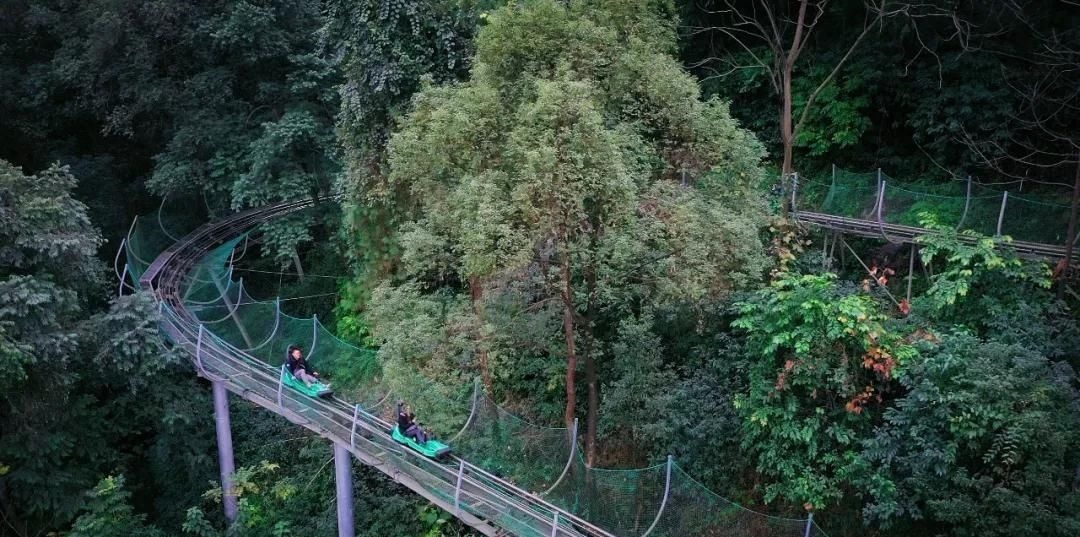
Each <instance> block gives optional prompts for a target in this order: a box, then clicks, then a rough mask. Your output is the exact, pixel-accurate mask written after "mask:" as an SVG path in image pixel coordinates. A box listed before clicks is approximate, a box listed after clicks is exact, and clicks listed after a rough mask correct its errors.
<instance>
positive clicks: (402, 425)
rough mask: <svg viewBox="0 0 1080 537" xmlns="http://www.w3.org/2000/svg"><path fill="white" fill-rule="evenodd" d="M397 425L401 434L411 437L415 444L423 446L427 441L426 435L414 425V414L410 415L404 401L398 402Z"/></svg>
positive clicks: (409, 409)
mask: <svg viewBox="0 0 1080 537" xmlns="http://www.w3.org/2000/svg"><path fill="white" fill-rule="evenodd" d="M397 424H398V430H399V431H401V434H403V435H405V436H408V437H411V438H412V439H413V440H416V441H417V443H420V444H423V443H426V442H427V441H428V436H427V433H426V432H424V430H423V429H422V428H420V425H419V424H417V423H416V414H413V413H412V409H411V408H409V405H406V404H405V401H398V404H397Z"/></svg>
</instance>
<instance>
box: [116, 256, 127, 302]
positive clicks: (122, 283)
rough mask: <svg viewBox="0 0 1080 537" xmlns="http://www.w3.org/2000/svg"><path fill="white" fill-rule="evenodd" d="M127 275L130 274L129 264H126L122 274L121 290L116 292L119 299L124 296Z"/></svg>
mask: <svg viewBox="0 0 1080 537" xmlns="http://www.w3.org/2000/svg"><path fill="white" fill-rule="evenodd" d="M127 273H128V265H127V263H124V272H123V273H122V274H120V288H119V289H117V292H116V296H118V297H121V296H124V280H125V279H126V278H127Z"/></svg>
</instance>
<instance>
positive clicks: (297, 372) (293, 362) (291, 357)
mask: <svg viewBox="0 0 1080 537" xmlns="http://www.w3.org/2000/svg"><path fill="white" fill-rule="evenodd" d="M285 367H286V368H288V369H289V373H292V375H293V376H294V377H296V379H297V380H299V381H301V382H303V383H304V384H306V385H308V387H311V385H312V384H314V383H316V382H319V379H318V376H319V373H318V372H317V371H315V369H313V368H312V367H311V364H309V363H308V362H307V360H305V359H304V353H303V351H301V350H300V347H299V346H297V345H289V352H288V356H286V358H285ZM327 386H329V385H327Z"/></svg>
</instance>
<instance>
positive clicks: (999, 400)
mask: <svg viewBox="0 0 1080 537" xmlns="http://www.w3.org/2000/svg"><path fill="white" fill-rule="evenodd" d="M920 356H921V359H920V360H917V361H916V362H914V363H913V364H912V365H911V366H910V367H909V370H908V374H907V375H905V376H904V378H903V379H902V380H901V382H902V384H903V386H904V388H905V392H906V395H905V396H904V397H902V398H900V399H899V400H897V401H896V404H895V406H893V407H892V408H890V409H888V410H887V411H886V412H885V413H884V422H883V423H882V425H881V426H880V427H879V428H878V429H877V430H876V431H875V432H874V435H873V436H872V437H870V438H867V439H866V440H865V441H864V452H863V454H862V456H861V461H860V462H861V471H863V472H865V474H864V475H863V477H861V478H860V480H859V483H860V485H861V486H864V487H866V489H865V490H867V491H868V492H869V494H870V501H869V503H868V504H867V505H866V507H865V508H864V516H865V517H866V520H867V521H868V522H870V523H873V524H876V525H881V526H884V527H887V528H888V527H895V529H896V530H897V531H898V533H907V534H916V533H917V534H924V533H925V532H927V531H929V530H930V528H933V531H935V532H941V531H945V532H947V533H948V534H950V535H957V536H972V535H1030V536H1035V535H1062V536H1064V535H1073V534H1075V533H1076V532H1077V531H1080V517H1078V516H1077V513H1078V510H1077V508H1078V507H1080V494H1078V493H1077V491H1076V488H1075V486H1074V484H1072V485H1071V484H1070V481H1071V480H1072V478H1071V477H1070V475H1071V474H1072V473H1073V472H1074V470H1075V468H1076V467H1077V464H1078V463H1080V434H1078V432H1077V431H1080V428H1078V427H1077V425H1078V423H1077V419H1078V415H1077V413H1076V408H1077V404H1078V402H1080V398H1078V394H1077V392H1076V389H1075V380H1076V374H1075V372H1074V371H1073V370H1072V369H1070V368H1068V367H1066V366H1063V365H1062V364H1054V363H1053V362H1050V361H1048V360H1046V359H1045V358H1044V357H1042V356H1040V355H1039V354H1038V353H1037V352H1032V351H1031V350H1029V349H1026V348H1024V347H1021V346H1018V345H1009V344H1002V343H997V342H993V341H986V340H980V339H978V338H975V337H972V336H968V335H963V334H949V335H947V336H944V337H943V340H942V341H941V342H940V343H937V344H934V345H930V346H929V348H927V349H925V350H923V352H921V354H920Z"/></svg>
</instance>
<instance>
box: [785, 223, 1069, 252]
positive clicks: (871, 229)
mask: <svg viewBox="0 0 1080 537" xmlns="http://www.w3.org/2000/svg"><path fill="white" fill-rule="evenodd" d="M793 216H794V218H795V219H796V220H797V221H799V222H804V223H807V224H812V225H815V226H818V227H823V228H827V229H834V230H837V231H842V232H844V233H851V234H853V235H858V236H861V237H869V238H881V237H882V233H883V232H887V233H888V234H889V236H890V237H892V238H895V239H897V242H904V243H913V242H915V239H916V237H919V236H920V235H926V234H930V233H934V231H933V230H929V229H926V228H921V227H915V226H905V225H902V224H889V223H884V222H878V221H877V220H864V219H861V218H849V217H846V216H836V215H831V214H826V213H817V212H811V211H797V212H795V213H793ZM958 238H959V239H960V240H961V241H963V242H967V243H969V244H973V243H975V242H976V241H977V240H978V239H977V238H975V237H971V236H968V235H964V234H959V235H958ZM1002 247H1005V248H1008V249H1011V250H1013V251H1015V252H1016V254H1017V255H1018V256H1020V257H1023V258H1026V259H1034V260H1048V259H1053V260H1057V259H1064V257H1065V247H1064V246H1056V245H1052V244H1043V243H1038V242H1028V241H1017V240H1014V241H1011V242H1008V243H1005V244H1003V245H1002ZM1073 259H1074V260H1075V261H1080V251H1077V252H1076V253H1074V254H1073Z"/></svg>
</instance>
